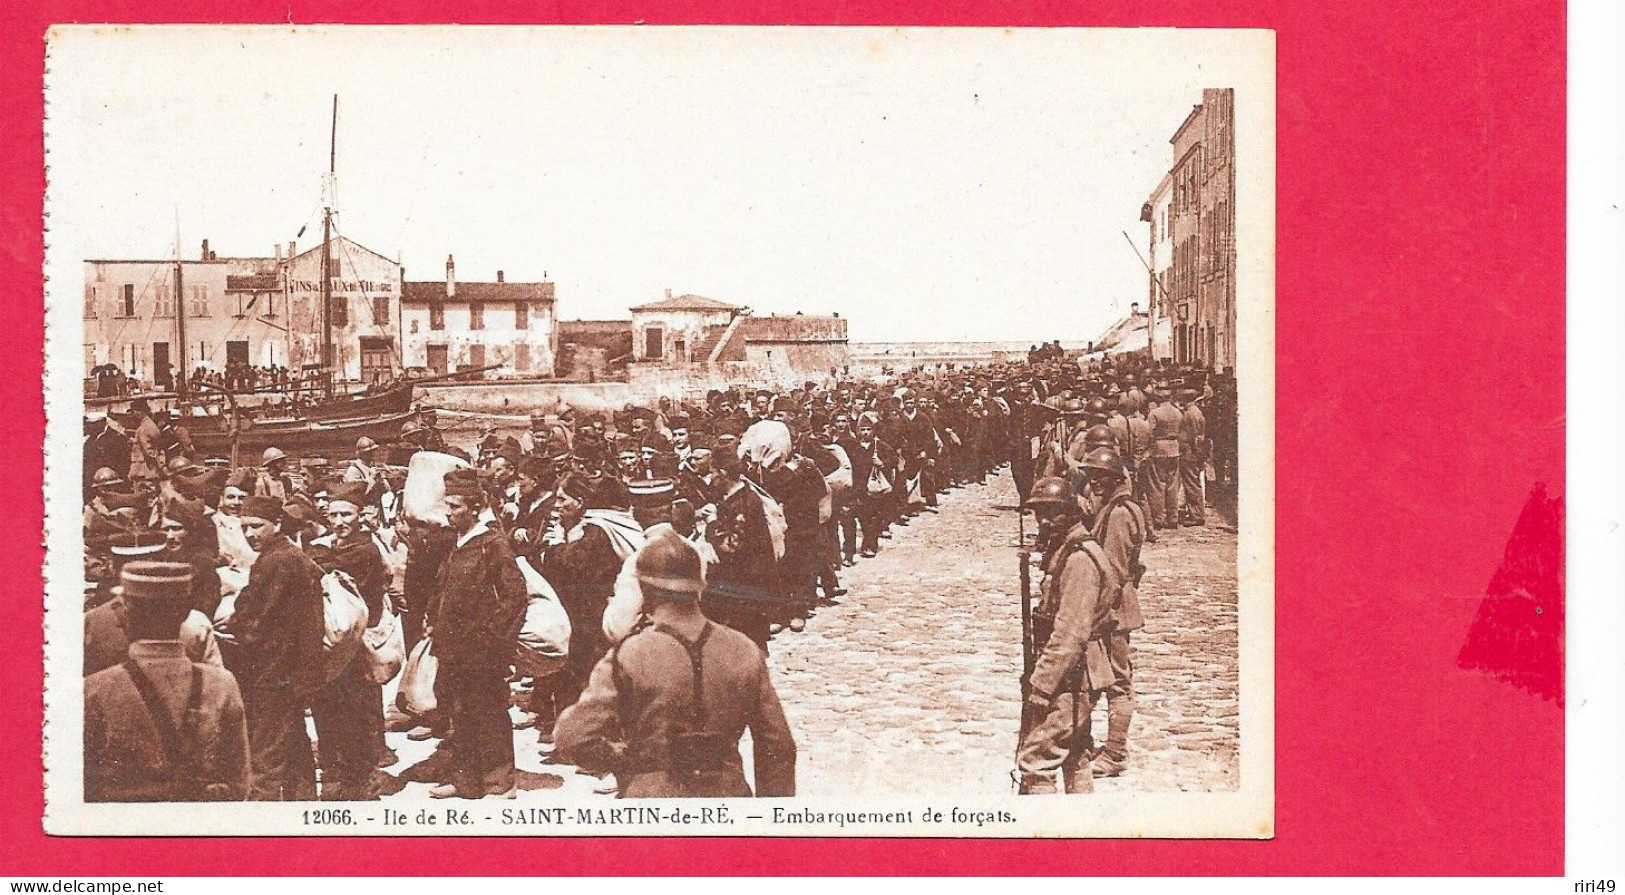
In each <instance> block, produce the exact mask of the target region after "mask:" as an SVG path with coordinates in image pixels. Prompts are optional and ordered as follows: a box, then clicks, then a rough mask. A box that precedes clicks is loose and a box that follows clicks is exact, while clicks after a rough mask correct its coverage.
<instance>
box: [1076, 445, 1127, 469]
mask: <svg viewBox="0 0 1625 895" xmlns="http://www.w3.org/2000/svg"><path fill="white" fill-rule="evenodd" d="M1083 468H1084V469H1085V470H1091V469H1093V470H1097V471H1099V472H1104V473H1109V474H1111V475H1122V474H1123V458H1122V457H1120V456H1118V454H1117V451H1116V449H1114V448H1109V447H1097V448H1095V449H1094V450H1092V451H1090V452H1089V453H1087V454H1085V455H1084V457H1083Z"/></svg>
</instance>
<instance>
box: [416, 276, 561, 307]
mask: <svg viewBox="0 0 1625 895" xmlns="http://www.w3.org/2000/svg"><path fill="white" fill-rule="evenodd" d="M401 300H402V301H421V302H431V301H481V302H486V301H528V302H550V301H553V300H554V296H553V284H552V283H547V282H542V283H506V282H505V283H465V282H463V281H462V280H458V281H457V294H456V295H455V296H451V297H448V296H447V295H446V281H445V280H429V281H427V282H419V283H411V282H408V283H402V284H401Z"/></svg>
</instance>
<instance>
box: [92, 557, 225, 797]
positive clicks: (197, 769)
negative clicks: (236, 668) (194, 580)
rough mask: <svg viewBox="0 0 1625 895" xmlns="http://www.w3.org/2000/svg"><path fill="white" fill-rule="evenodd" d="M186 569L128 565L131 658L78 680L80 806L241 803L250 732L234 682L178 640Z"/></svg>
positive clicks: (124, 583)
mask: <svg viewBox="0 0 1625 895" xmlns="http://www.w3.org/2000/svg"><path fill="white" fill-rule="evenodd" d="M190 572H191V570H190V569H189V568H188V567H187V566H184V565H180V564H178V563H163V562H147V561H136V562H130V563H126V564H125V566H124V568H123V570H122V571H121V572H120V575H119V580H120V584H121V587H122V590H123V592H124V597H123V598H124V601H125V603H126V606H127V609H126V617H125V624H126V626H127V629H128V632H129V635H130V646H129V655H128V658H126V659H125V660H124V661H123V663H122V664H118V665H114V666H112V667H109V668H106V669H103V670H100V671H98V672H96V673H95V674H92V675H90V676H88V677H86V678H85V708H84V722H85V723H84V752H83V757H84V768H85V793H84V795H85V801H87V802H181V801H240V800H242V799H243V798H245V797H246V796H247V794H248V783H249V761H248V730H247V727H246V724H245V722H244V712H243V700H242V696H241V694H240V693H239V691H238V686H237V681H236V679H235V678H233V677H232V675H231V673H230V672H228V671H226V670H225V669H224V668H221V667H219V666H218V665H211V664H206V663H200V662H194V661H193V660H192V659H191V658H189V657H188V655H187V652H186V650H185V648H184V647H183V646H182V643H181V638H180V628H181V625H182V623H183V620H184V619H186V618H187V616H188V614H189V612H190V611H191V610H190V606H189V605H188V604H189V598H188V591H189V588H190Z"/></svg>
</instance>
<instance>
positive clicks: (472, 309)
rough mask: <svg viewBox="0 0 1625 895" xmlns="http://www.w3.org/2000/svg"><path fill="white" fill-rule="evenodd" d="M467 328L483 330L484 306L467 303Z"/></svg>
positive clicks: (475, 302)
mask: <svg viewBox="0 0 1625 895" xmlns="http://www.w3.org/2000/svg"><path fill="white" fill-rule="evenodd" d="M468 328H469V329H485V305H483V304H480V303H479V302H477V301H471V302H469V303H468Z"/></svg>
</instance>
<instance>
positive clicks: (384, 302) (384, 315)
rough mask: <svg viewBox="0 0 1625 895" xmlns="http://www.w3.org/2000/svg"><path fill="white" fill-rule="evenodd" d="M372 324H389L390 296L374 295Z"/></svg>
mask: <svg viewBox="0 0 1625 895" xmlns="http://www.w3.org/2000/svg"><path fill="white" fill-rule="evenodd" d="M372 325H373V326H388V325H389V296H387V295H374V296H373V297H372Z"/></svg>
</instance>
